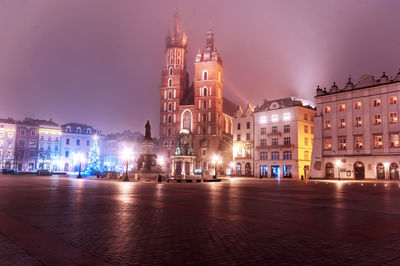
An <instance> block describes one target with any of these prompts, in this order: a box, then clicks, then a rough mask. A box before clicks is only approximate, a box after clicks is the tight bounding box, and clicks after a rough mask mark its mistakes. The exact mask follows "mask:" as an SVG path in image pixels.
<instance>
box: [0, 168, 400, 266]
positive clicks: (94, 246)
mask: <svg viewBox="0 0 400 266" xmlns="http://www.w3.org/2000/svg"><path fill="white" fill-rule="evenodd" d="M399 195H400V185H399V183H393V182H392V183H390V182H364V183H361V182H323V181H319V182H317V181H308V182H306V181H303V182H301V181H278V180H257V179H247V180H246V179H242V178H240V179H233V180H229V179H228V180H224V181H223V182H221V183H161V184H155V183H145V182H118V181H109V180H96V179H85V178H84V179H75V178H70V177H57V176H52V177H36V176H5V175H3V176H1V175H0V264H1V265H41V264H45V265H56V264H57V265H78V264H80V265H103V264H104V265H107V264H111V265H205V264H207V265H238V264H241V265H260V264H268V265H272V264H273V265H299V264H303V265H304V264H313V265H346V264H347V265H350V264H352V265H354V264H356V265H378V264H379V265H398V264H399V263H400V252H399V250H400V234H399V232H400V206H399V202H400V196H399Z"/></svg>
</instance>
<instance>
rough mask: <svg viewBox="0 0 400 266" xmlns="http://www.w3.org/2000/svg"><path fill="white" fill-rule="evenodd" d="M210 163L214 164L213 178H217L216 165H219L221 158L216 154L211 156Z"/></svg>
mask: <svg viewBox="0 0 400 266" xmlns="http://www.w3.org/2000/svg"><path fill="white" fill-rule="evenodd" d="M212 162H213V163H214V172H215V173H214V177H215V178H217V173H218V164H219V163H221V157H220V156H219V155H217V154H215V155H214V156H213V159H212Z"/></svg>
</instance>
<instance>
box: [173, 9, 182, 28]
mask: <svg viewBox="0 0 400 266" xmlns="http://www.w3.org/2000/svg"><path fill="white" fill-rule="evenodd" d="M174 31H175V33H179V32H180V31H181V25H180V15H179V11H178V9H176V12H175V14H174Z"/></svg>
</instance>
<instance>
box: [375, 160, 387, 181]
mask: <svg viewBox="0 0 400 266" xmlns="http://www.w3.org/2000/svg"><path fill="white" fill-rule="evenodd" d="M376 178H377V179H385V166H384V165H383V163H378V164H377V165H376Z"/></svg>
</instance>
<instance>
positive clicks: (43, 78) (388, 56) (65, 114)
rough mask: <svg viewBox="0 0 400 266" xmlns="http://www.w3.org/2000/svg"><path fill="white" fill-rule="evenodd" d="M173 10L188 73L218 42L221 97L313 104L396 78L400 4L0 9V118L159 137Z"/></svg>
mask: <svg viewBox="0 0 400 266" xmlns="http://www.w3.org/2000/svg"><path fill="white" fill-rule="evenodd" d="M177 6H178V8H179V11H180V13H181V22H182V28H183V29H184V30H185V31H186V32H187V34H188V57H187V59H188V70H189V75H190V80H191V81H190V82H192V80H193V62H194V57H195V53H196V52H197V51H198V49H199V48H204V46H205V34H206V31H207V30H208V29H210V28H212V29H214V30H215V39H216V43H215V44H216V47H217V49H218V50H219V52H220V54H221V56H222V60H223V63H224V67H225V79H224V82H225V83H224V95H225V97H227V98H229V99H230V100H232V101H234V102H236V103H247V102H250V103H252V104H255V105H256V104H261V99H262V98H267V99H270V100H271V99H274V98H280V97H287V96H292V95H293V96H298V97H303V98H307V99H313V97H314V94H315V89H316V86H317V85H318V84H319V85H321V87H330V86H331V84H332V82H333V81H336V82H337V83H338V84H339V86H343V85H344V84H345V83H346V81H347V78H348V77H349V76H350V75H351V76H352V77H353V80H354V82H356V81H357V80H358V78H359V77H360V76H361V75H362V74H365V73H369V74H373V75H374V76H375V77H376V78H378V77H380V76H381V74H382V72H383V71H386V72H387V74H388V75H389V76H390V75H394V74H396V73H397V72H398V70H399V68H400V34H399V25H400V16H399V10H400V1H396V0H393V1H389V0H387V1H384V0H362V1H361V0H343V1H339V0H323V1H321V0H309V1H306V0H291V1H285V0H277V1H267V0H259V1H255V0H250V1H233V0H226V1H215V0H214V1H213V0H203V1H199V0H185V1H176V0H171V1H166V0H159V1H155V0H0V89H1V94H0V95H1V96H0V116H1V117H2V118H5V117H8V116H11V117H14V118H15V119H22V118H23V117H24V116H30V117H34V118H42V119H49V118H50V117H51V118H52V119H53V120H55V121H56V122H58V123H66V122H81V123H86V124H90V125H92V126H94V127H97V128H100V129H102V130H103V132H105V133H109V132H115V131H121V130H124V129H131V130H141V131H143V130H144V124H145V121H146V120H147V119H149V120H150V121H151V123H152V125H153V132H154V134H155V135H157V132H158V125H157V124H158V123H159V98H160V94H159V89H160V71H161V69H162V68H163V67H164V51H165V36H166V33H167V31H168V29H169V28H171V27H172V23H173V14H174V12H175V10H176V7H177Z"/></svg>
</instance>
